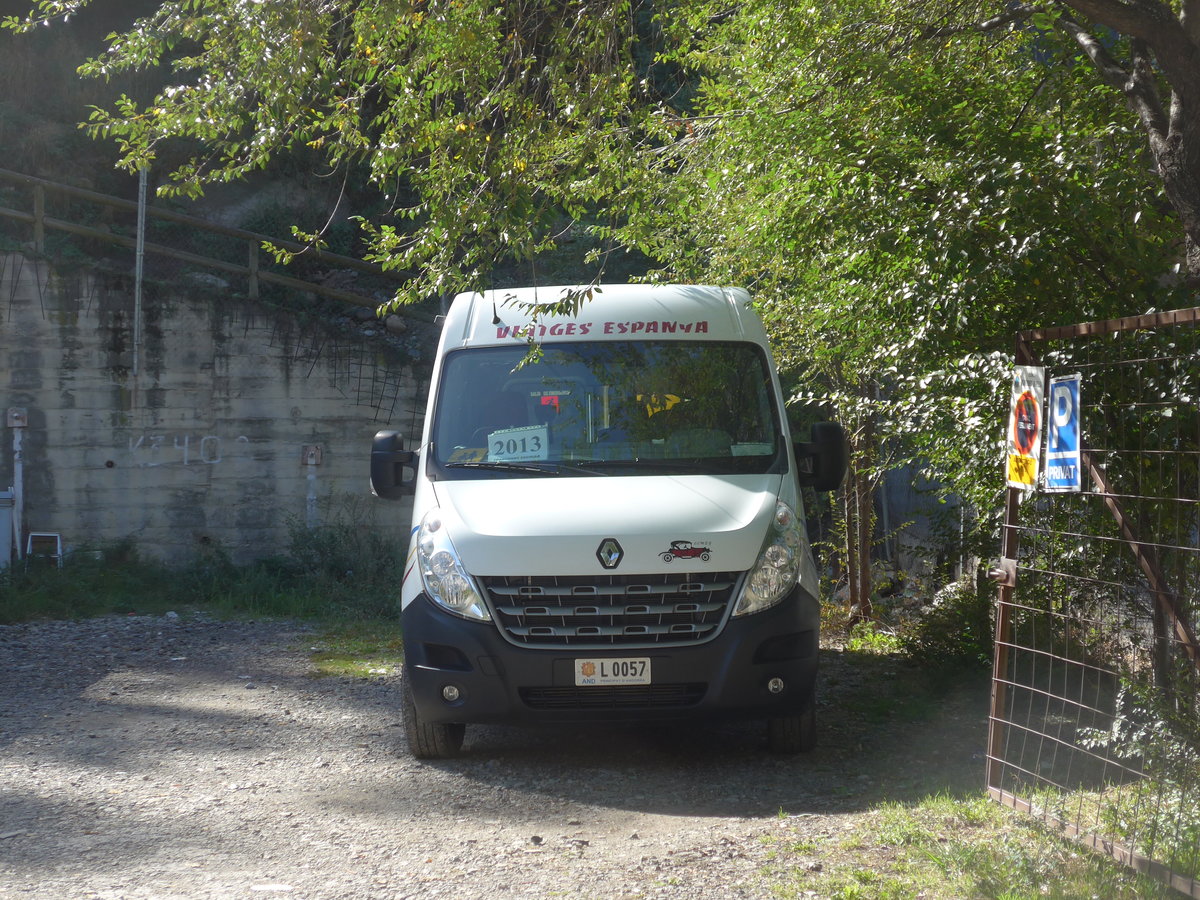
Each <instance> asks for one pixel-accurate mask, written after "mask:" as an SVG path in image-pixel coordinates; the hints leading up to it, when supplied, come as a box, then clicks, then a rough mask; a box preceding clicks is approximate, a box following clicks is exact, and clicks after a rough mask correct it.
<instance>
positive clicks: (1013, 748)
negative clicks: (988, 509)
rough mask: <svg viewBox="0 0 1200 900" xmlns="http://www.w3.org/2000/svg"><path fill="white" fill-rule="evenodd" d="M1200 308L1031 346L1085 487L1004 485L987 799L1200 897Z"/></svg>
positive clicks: (1029, 355)
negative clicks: (1064, 412)
mask: <svg viewBox="0 0 1200 900" xmlns="http://www.w3.org/2000/svg"><path fill="white" fill-rule="evenodd" d="M1198 324H1200V309H1190V310H1179V311H1175V312H1172V313H1163V314H1157V315H1150V316H1141V317H1136V318H1131V319H1123V320H1114V321H1110V322H1100V323H1090V324H1087V325H1081V326H1077V327H1066V328H1057V329H1051V330H1045V331H1037V332H1028V333H1025V334H1022V335H1020V336H1019V338H1018V342H1017V357H1018V362H1019V363H1030V364H1035V365H1040V366H1043V367H1045V370H1046V376H1047V378H1049V377H1052V376H1062V375H1074V374H1078V375H1079V376H1080V402H1079V410H1080V430H1081V434H1082V451H1081V458H1080V466H1081V469H1082V475H1083V478H1082V482H1083V483H1082V489H1081V490H1079V491H1078V492H1066V493H1050V492H1047V491H1045V490H1044V487H1045V485H1044V483H1043V484H1042V485H1040V486H1039V487H1038V488H1036V489H1034V490H1032V491H1021V490H1017V489H1010V491H1009V498H1008V509H1007V516H1006V523H1005V534H1004V548H1003V551H1002V554H1003V557H1004V559H1003V560H1002V564H1001V567H1000V571H999V572H998V573H997V574H998V576H999V577H1000V578H1001V582H1002V587H1001V588H1000V596H999V607H998V615H997V630H996V632H997V633H996V662H995V670H994V680H993V704H992V717H991V737H990V742H989V763H988V788H989V792H990V793H991V795H992V796H993V797H994V798H995V799H997V800H999V801H1000V802H1002V803H1005V804H1007V805H1009V806H1013V807H1016V808H1018V809H1022V810H1025V811H1027V812H1030V813H1032V814H1034V815H1037V816H1039V817H1041V818H1043V819H1045V820H1046V821H1049V822H1052V823H1054V824H1056V825H1058V826H1059V827H1061V828H1062V829H1063V830H1064V831H1066V832H1067V833H1068V834H1070V835H1072V836H1074V837H1076V838H1078V839H1079V840H1081V841H1083V842H1084V843H1086V844H1088V845H1090V846H1092V847H1094V848H1095V849H1098V850H1100V851H1102V852H1105V853H1108V854H1111V855H1112V856H1114V857H1116V858H1117V859H1119V860H1120V861H1122V862H1124V863H1126V864H1129V865H1131V866H1133V867H1134V868H1136V869H1138V870H1140V871H1143V872H1146V873H1148V874H1151V875H1153V876H1155V877H1157V878H1158V879H1160V880H1161V881H1162V882H1163V884H1164V885H1166V886H1169V888H1165V890H1169V889H1174V890H1175V891H1178V892H1182V893H1183V894H1186V895H1189V896H1192V897H1198V898H1200V697H1198V693H1197V684H1198V681H1200V652H1198V646H1197V642H1196V630H1197V618H1198V612H1200V611H1198V608H1197V606H1198V603H1200V549H1198V542H1200V413H1198V411H1197V410H1198V407H1197V403H1198V398H1200V328H1198Z"/></svg>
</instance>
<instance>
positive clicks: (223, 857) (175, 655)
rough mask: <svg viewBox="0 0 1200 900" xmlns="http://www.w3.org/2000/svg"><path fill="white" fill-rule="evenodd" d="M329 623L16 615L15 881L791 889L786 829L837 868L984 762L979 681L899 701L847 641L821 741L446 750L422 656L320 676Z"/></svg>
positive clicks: (732, 731)
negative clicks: (424, 706) (405, 676)
mask: <svg viewBox="0 0 1200 900" xmlns="http://www.w3.org/2000/svg"><path fill="white" fill-rule="evenodd" d="M313 640H314V639H313V637H312V635H311V634H309V633H307V632H306V631H305V630H304V628H303V627H302V626H297V625H294V624H287V623H274V622H257V623H222V622H213V621H205V620H195V619H189V618H186V617H185V618H179V617H154V618H149V617H130V618H106V619H99V620H93V621H87V622H80V623H41V624H34V625H22V626H10V627H2V628H0V898H3V900H13V898H26V897H29V898H38V900H59V898H63V900H65V898H71V900H83V898H89V900H90V898H97V900H99V898H103V900H125V898H129V900H134V898H137V900H144V898H155V900H163V898H189V900H190V898H213V900H216V898H220V900H231V898H269V897H272V896H279V897H287V898H304V900H334V898H355V900H366V898H371V900H374V898H379V900H399V898H426V897H430V898H434V897H453V898H456V900H470V898H496V897H559V898H654V897H667V898H700V900H707V898H712V900H728V898H736V897H768V896H771V884H772V881H773V880H774V879H775V878H777V877H778V876H777V874H776V872H775V871H774V870H775V869H777V868H778V867H777V866H775V867H773V866H772V864H771V859H772V857H773V855H774V853H775V849H774V848H775V843H776V842H774V841H773V838H778V837H781V836H785V837H787V838H788V840H789V841H791V842H792V843H795V842H796V841H797V840H799V839H800V838H803V839H804V840H805V841H806V842H807V843H808V844H809V845H810V849H808V850H806V851H805V853H806V855H805V856H804V858H803V859H802V860H800V862H799V863H798V865H799V868H800V869H801V870H803V867H804V866H805V865H808V866H811V867H813V868H814V869H819V868H820V866H821V858H822V853H823V852H826V851H828V852H834V848H835V846H836V837H837V835H838V834H839V833H841V832H842V831H843V830H844V828H845V827H846V826H847V824H848V823H850V822H852V820H853V817H854V816H855V815H856V814H859V813H861V812H862V811H863V810H866V809H868V808H869V807H870V806H871V805H873V804H875V803H877V802H878V801H879V800H880V799H882V798H889V797H890V798H893V799H904V798H905V797H915V796H919V795H924V794H925V793H929V792H932V791H936V790H942V789H950V790H954V789H958V788H961V787H964V786H965V787H968V788H970V787H972V786H974V787H975V788H976V789H979V787H980V785H981V781H980V779H981V771H982V762H981V760H980V751H982V749H983V741H984V724H985V718H986V710H985V708H984V707H983V705H982V702H981V701H982V698H981V696H980V694H979V691H978V690H977V689H976V690H972V691H970V692H965V693H955V692H951V693H949V694H948V695H947V696H946V697H945V698H943V699H942V701H940V702H939V704H938V705H937V708H936V709H934V710H931V711H928V712H927V713H926V714H924V715H918V717H917V718H918V721H916V722H915V723H914V722H912V721H911V720H910V718H906V717H904V716H889V712H888V709H886V708H882V709H881V708H880V706H881V703H882V704H883V705H884V706H887V705H888V704H890V705H892V706H894V705H896V698H895V697H894V696H892V694H890V693H889V691H888V689H887V687H888V684H889V683H890V681H889V680H890V679H891V678H892V674H894V672H893V670H892V669H891V668H889V666H893V665H894V664H890V663H879V662H876V661H873V660H865V659H854V658H852V657H851V656H849V655H847V654H842V653H838V652H832V651H827V652H825V653H824V657H823V659H822V666H823V686H822V689H821V705H820V708H819V715H820V720H821V726H820V727H821V746H820V747H819V749H818V750H817V751H816V752H815V753H813V754H809V755H806V756H800V757H794V758H780V757H775V756H771V755H769V754H768V753H767V752H766V751H765V741H764V730H763V727H762V726H761V725H759V724H757V723H739V724H727V725H720V726H716V727H703V726H689V727H678V726H673V727H670V728H666V727H664V728H622V729H613V728H603V729H600V728H594V729H580V728H570V729H517V728H512V729H506V728H488V729H483V728H479V729H473V730H471V731H469V733H468V738H467V755H466V756H465V758H463V759H461V760H456V761H454V762H450V763H438V764H432V765H431V764H425V763H418V762H416V761H414V760H412V759H411V758H409V757H408V755H407V753H406V751H405V748H404V740H403V728H402V727H401V721H400V711H399V703H398V690H397V687H398V679H399V675H397V674H393V673H389V674H382V675H379V676H377V677H374V678H372V679H370V680H351V679H337V678H316V677H314V675H313V669H312V665H311V663H310V658H309V653H310V649H309V648H310V645H311V644H312V642H313ZM889 697H891V699H890V700H889V699H888V698H889ZM811 848H815V849H811Z"/></svg>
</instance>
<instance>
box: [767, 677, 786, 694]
mask: <svg viewBox="0 0 1200 900" xmlns="http://www.w3.org/2000/svg"><path fill="white" fill-rule="evenodd" d="M767 690H768V691H770V692H771V693H772V694H782V693H783V679H782V678H778V677H776V678H772V679H771V680H770V681H768V682H767Z"/></svg>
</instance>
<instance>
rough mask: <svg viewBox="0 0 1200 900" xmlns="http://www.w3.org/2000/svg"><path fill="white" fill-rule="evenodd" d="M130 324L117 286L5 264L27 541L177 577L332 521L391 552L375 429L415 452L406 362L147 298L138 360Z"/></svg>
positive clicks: (0, 385)
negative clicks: (108, 555)
mask: <svg viewBox="0 0 1200 900" xmlns="http://www.w3.org/2000/svg"><path fill="white" fill-rule="evenodd" d="M134 319H135V314H134V300H133V287H132V284H131V282H130V281H129V279H119V280H118V279H113V278H105V277H100V276H95V275H69V276H68V275H63V274H60V273H56V272H55V271H54V270H52V269H50V268H49V267H47V266H46V265H44V264H42V263H35V262H32V261H30V260H28V259H26V258H25V257H22V256H19V255H7V256H4V255H0V415H5V413H12V414H10V415H5V418H4V419H3V420H2V421H0V425H3V426H4V427H3V429H2V430H0V490H5V489H6V488H8V486H9V485H14V484H15V483H16V470H17V469H18V468H20V469H23V477H22V478H21V484H20V485H19V488H20V490H19V492H18V493H19V494H20V495H21V497H22V502H21V503H20V507H21V508H20V510H19V512H20V515H21V518H22V522H23V526H24V531H25V532H26V533H28V532H30V531H34V532H56V533H59V534H61V535H62V539H63V543H64V545H65V547H66V548H67V549H68V550H71V549H90V548H97V547H100V546H102V545H104V544H106V543H110V542H114V541H118V540H121V539H124V538H132V539H133V540H134V541H135V542H136V544H137V546H138V549H139V550H140V551H142V552H143V553H145V554H146V555H150V556H156V557H158V558H161V559H164V560H166V561H169V562H174V563H179V562H185V561H187V560H189V559H190V558H192V557H193V555H194V554H195V553H196V551H197V550H198V549H200V548H203V547H213V546H220V547H221V548H223V549H224V550H226V551H227V552H228V553H229V554H230V555H231V556H232V557H233V559H234V560H235V561H238V562H245V561H247V560H250V559H254V558H258V557H262V556H267V555H271V554H273V553H276V552H279V551H280V550H282V549H283V548H284V547H285V546H286V543H287V534H288V528H289V524H295V523H301V524H309V525H315V524H320V523H322V522H326V521H329V520H330V519H331V517H339V516H340V517H341V518H342V519H343V520H345V519H347V518H350V519H354V520H356V521H362V522H363V523H364V525H367V526H370V525H372V524H373V525H374V526H375V527H381V528H388V529H396V530H397V533H398V534H399V535H400V537H401V539H402V540H401V542H402V543H403V539H404V535H405V533H406V532H407V529H408V516H409V514H410V511H409V507H408V505H407V504H403V503H386V502H384V501H380V500H376V499H374V498H373V497H371V495H370V488H369V484H368V470H369V469H368V466H369V452H370V445H371V437H372V435H373V434H374V433H375V431H376V430H378V429H380V428H384V427H388V428H394V429H397V430H400V431H402V432H405V433H406V434H407V435H408V441H409V443H408V446H415V445H416V441H417V440H418V439H419V433H420V426H421V412H422V411H423V409H424V398H423V397H419V394H421V393H422V388H423V385H421V384H419V383H418V375H417V374H415V373H414V369H413V366H412V365H411V364H410V363H409V362H408V361H406V360H405V359H404V358H402V354H401V353H400V352H398V351H397V350H395V349H394V348H391V347H389V346H384V345H382V344H378V345H377V344H374V343H373V342H371V341H369V340H367V339H363V338H361V337H359V336H358V335H353V334H349V335H348V334H347V333H345V332H343V331H339V330H338V329H337V328H336V326H334V325H332V324H330V323H326V322H312V323H307V324H303V325H302V324H300V321H301V320H299V319H297V318H296V317H293V316H290V315H285V314H282V313H280V312H278V311H275V310H272V309H269V308H266V307H263V306H258V305H256V304H253V303H249V302H246V301H244V300H232V299H229V300H227V299H224V298H223V297H221V296H219V295H213V294H210V295H207V296H204V295H200V294H197V295H195V296H184V295H181V294H169V295H167V294H164V292H163V291H161V290H158V291H156V290H153V289H151V288H147V290H146V295H145V297H144V300H143V310H142V315H141V319H142V322H141V335H142V340H141V343H140V345H139V346H138V347H137V348H136V351H135V347H134V333H135V327H134V325H135V323H134ZM22 411H23V413H24V420H23V421H24V422H25V423H26V424H24V425H23V426H21V425H20V422H21V421H22V419H21V416H20V413H21V412H22ZM18 431H19V432H20V433H19V434H18V433H17V432H18ZM15 447H19V453H20V456H21V459H20V464H19V465H18V464H17V461H16V460H15V459H14V448H15Z"/></svg>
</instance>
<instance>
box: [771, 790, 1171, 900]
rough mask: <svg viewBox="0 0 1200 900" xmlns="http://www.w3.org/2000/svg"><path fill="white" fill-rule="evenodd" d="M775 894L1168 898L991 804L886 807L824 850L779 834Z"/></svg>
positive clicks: (837, 899) (951, 899) (940, 800)
mask: <svg viewBox="0 0 1200 900" xmlns="http://www.w3.org/2000/svg"><path fill="white" fill-rule="evenodd" d="M776 848H777V853H776V855H775V858H774V860H773V861H772V864H771V866H770V867H769V868H768V869H767V870H765V871H764V872H763V877H764V881H765V883H766V885H767V886H768V888H769V890H770V892H771V895H772V896H775V897H780V898H808V897H821V898H830V900H858V898H871V900H891V898H895V900H899V898H912V897H922V898H925V900H963V898H972V900H1025V898H1029V900H1032V898H1052V900H1077V898H1099V900H1137V898H1147V897H1160V896H1164V895H1165V892H1164V888H1163V886H1162V885H1160V884H1159V883H1158V882H1155V881H1151V880H1149V879H1147V878H1144V877H1143V876H1140V875H1137V874H1135V873H1133V872H1130V871H1128V870H1125V869H1123V868H1121V867H1120V866H1118V865H1117V864H1116V863H1114V862H1112V861H1110V860H1108V859H1106V858H1104V857H1101V856H1099V855H1097V854H1095V853H1092V852H1091V851H1088V850H1086V849H1084V848H1082V847H1080V846H1079V845H1077V844H1075V843H1074V842H1072V841H1070V840H1068V839H1066V838H1064V837H1062V836H1061V835H1059V834H1057V833H1056V832H1055V831H1053V830H1052V829H1050V828H1047V827H1045V826H1042V825H1040V824H1037V823H1032V822H1031V821H1030V820H1029V819H1028V818H1027V817H1024V816H1020V815H1018V814H1016V813H1013V812H1012V811H1011V810H1008V809H1005V808H1003V807H1001V806H1000V805H998V804H996V803H993V802H992V801H991V800H989V799H987V798H986V797H983V796H980V797H975V798H951V797H947V796H945V795H936V796H931V797H927V798H925V799H924V800H921V801H919V802H917V803H915V804H896V803H885V804H882V805H881V806H880V807H878V808H877V809H875V810H873V811H872V812H869V813H867V814H866V815H863V816H858V817H856V818H855V820H854V825H853V827H852V828H851V829H850V830H849V831H846V832H844V833H843V834H841V835H840V836H839V837H838V838H836V839H834V840H833V841H830V842H827V843H826V844H824V845H823V846H821V847H820V848H813V845H812V842H811V841H809V840H807V839H805V838H803V837H802V836H800V835H799V834H796V833H793V834H792V835H790V836H789V835H787V834H781V835H780V836H779V838H778V841H777V843H776Z"/></svg>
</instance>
